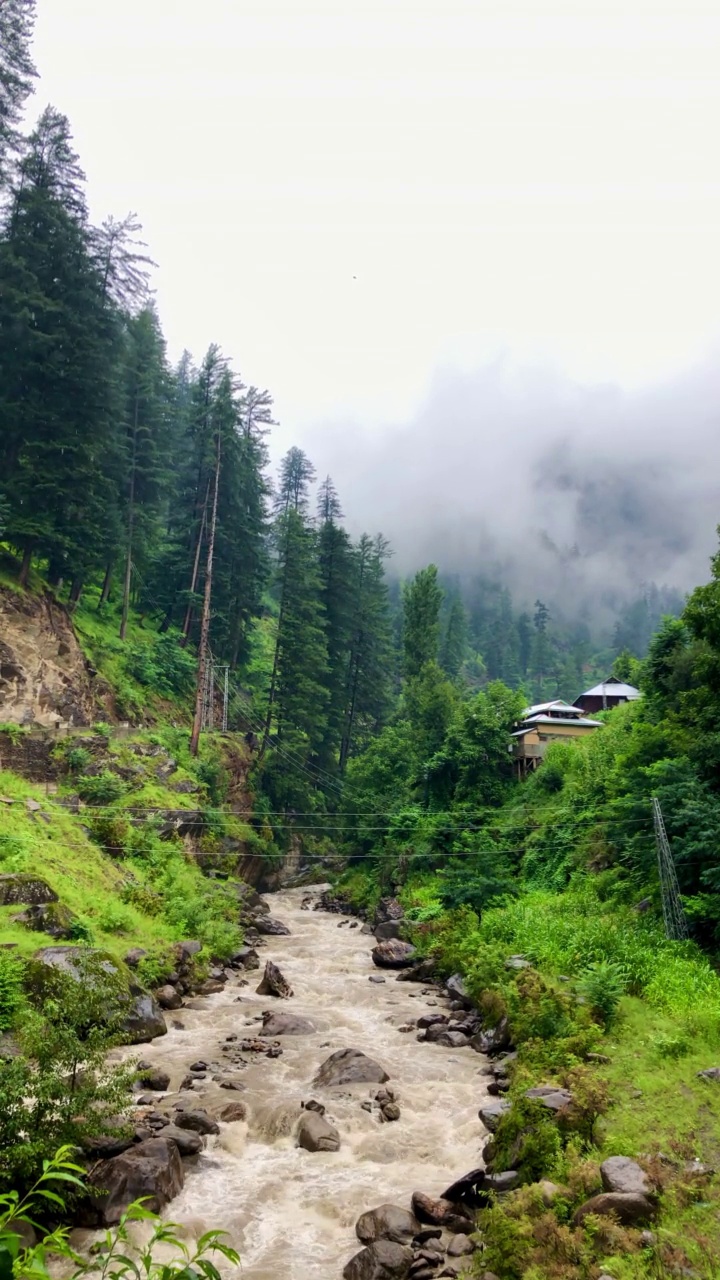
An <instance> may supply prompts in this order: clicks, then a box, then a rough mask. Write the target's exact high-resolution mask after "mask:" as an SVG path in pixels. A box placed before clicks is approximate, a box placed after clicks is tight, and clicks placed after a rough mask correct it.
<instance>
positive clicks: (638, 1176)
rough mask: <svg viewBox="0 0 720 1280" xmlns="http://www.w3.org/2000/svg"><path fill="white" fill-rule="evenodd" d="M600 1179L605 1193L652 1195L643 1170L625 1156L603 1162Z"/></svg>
mask: <svg viewBox="0 0 720 1280" xmlns="http://www.w3.org/2000/svg"><path fill="white" fill-rule="evenodd" d="M600 1177H601V1178H602V1184H603V1187H604V1188H605V1190H606V1191H620V1192H622V1193H623V1194H628V1193H629V1194H633V1193H636V1192H637V1193H638V1194H639V1195H641V1196H648V1197H650V1196H651V1194H652V1193H651V1189H650V1183H649V1182H648V1178H647V1174H646V1173H645V1171H644V1169H641V1168H640V1165H639V1164H638V1163H637V1161H635V1160H630V1159H628V1157H627V1156H610V1158H609V1159H608V1160H603V1163H602V1164H601V1165H600Z"/></svg>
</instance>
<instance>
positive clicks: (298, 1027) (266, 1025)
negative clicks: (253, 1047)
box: [260, 1009, 315, 1036]
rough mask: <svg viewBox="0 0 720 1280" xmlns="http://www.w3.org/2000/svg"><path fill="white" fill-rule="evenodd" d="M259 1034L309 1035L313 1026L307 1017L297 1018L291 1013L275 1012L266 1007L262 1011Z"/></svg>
mask: <svg viewBox="0 0 720 1280" xmlns="http://www.w3.org/2000/svg"><path fill="white" fill-rule="evenodd" d="M262 1018H263V1025H262V1031H261V1032H260V1035H261V1036H311V1035H314V1034H315V1027H314V1026H313V1024H312V1022H310V1021H309V1020H308V1019H307V1018H298V1017H296V1016H295V1014H293V1013H275V1012H273V1011H272V1010H270V1009H268V1010H266V1011H265V1013H263V1016H262Z"/></svg>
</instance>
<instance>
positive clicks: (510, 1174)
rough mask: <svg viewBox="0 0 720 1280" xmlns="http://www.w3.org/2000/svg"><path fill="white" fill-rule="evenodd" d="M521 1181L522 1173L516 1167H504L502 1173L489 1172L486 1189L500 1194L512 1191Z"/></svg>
mask: <svg viewBox="0 0 720 1280" xmlns="http://www.w3.org/2000/svg"><path fill="white" fill-rule="evenodd" d="M519 1181H520V1174H519V1173H518V1172H517V1171H516V1170H515V1169H504V1170H503V1172H502V1173H489V1174H488V1176H487V1178H486V1179H485V1189H486V1190H487V1191H494V1192H495V1193H496V1194H500V1193H501V1192H503V1191H512V1189H513V1187H516V1186H517V1185H518V1183H519Z"/></svg>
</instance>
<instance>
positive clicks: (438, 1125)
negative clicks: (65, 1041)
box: [141, 889, 487, 1280]
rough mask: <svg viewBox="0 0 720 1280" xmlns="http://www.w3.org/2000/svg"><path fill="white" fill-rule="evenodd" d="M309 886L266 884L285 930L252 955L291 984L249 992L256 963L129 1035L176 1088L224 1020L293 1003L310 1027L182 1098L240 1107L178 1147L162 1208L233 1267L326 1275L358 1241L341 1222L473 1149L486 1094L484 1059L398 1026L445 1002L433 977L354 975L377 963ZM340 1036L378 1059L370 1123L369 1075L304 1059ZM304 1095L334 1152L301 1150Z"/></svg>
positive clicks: (304, 1277)
mask: <svg viewBox="0 0 720 1280" xmlns="http://www.w3.org/2000/svg"><path fill="white" fill-rule="evenodd" d="M311 892H317V890H315V891H313V890H311V889H302V890H288V891H285V892H282V893H277V894H273V895H272V896H271V897H270V898H269V899H268V901H269V903H270V907H271V912H272V915H273V917H275V918H277V919H280V920H282V921H284V922H285V923H286V924H287V925H288V927H289V928H290V929H291V931H292V932H291V934H290V935H289V936H280V937H269V938H267V946H265V947H263V948H262V950H261V951H260V952H259V954H260V956H261V960H262V963H263V965H264V963H265V960H266V959H272V960H273V961H274V962H275V963H276V964H278V965H279V966H280V968H281V970H282V972H283V974H284V975H285V977H286V978H287V979H288V980H289V982H290V983H291V985H292V987H293V989H294V996H293V998H292V999H290V1000H277V999H272V998H268V997H267V996H258V995H256V993H255V987H256V986H257V983H258V981H259V978H260V973H257V974H255V973H251V974H250V975H245V976H249V978H250V983H249V985H248V986H244V987H240V986H238V985H237V984H236V982H235V981H231V982H229V983H228V985H227V986H226V988H225V989H224V990H223V991H222V992H221V993H219V994H217V995H214V996H209V997H205V998H202V999H198V998H196V999H194V1000H193V1001H192V1002H191V1005H190V1006H189V1007H185V1008H183V1009H181V1010H179V1011H178V1013H177V1014H176V1015H168V1021H170V1020H171V1019H172V1018H173V1017H177V1018H178V1019H179V1020H180V1021H182V1023H183V1026H184V1029H183V1030H178V1029H173V1030H170V1031H169V1033H168V1035H167V1036H164V1037H163V1038H162V1039H161V1040H157V1041H155V1042H154V1043H153V1044H151V1045H144V1046H142V1048H141V1053H142V1057H143V1058H144V1059H145V1060H147V1061H150V1062H152V1063H153V1064H156V1065H157V1066H162V1067H163V1068H164V1069H165V1070H167V1071H169V1072H170V1074H171V1089H173V1090H176V1089H177V1087H178V1085H179V1083H180V1080H181V1078H182V1076H183V1075H185V1073H186V1072H187V1069H188V1067H189V1066H190V1064H191V1063H193V1062H195V1061H196V1060H197V1059H204V1060H205V1061H206V1062H208V1063H211V1062H218V1063H220V1062H223V1060H224V1055H223V1054H222V1052H221V1045H222V1044H223V1042H224V1041H225V1039H226V1037H227V1036H228V1035H231V1034H233V1033H235V1034H237V1035H238V1036H239V1037H241V1038H242V1037H243V1036H245V1037H247V1036H248V1035H252V1034H254V1032H256V1031H257V1029H258V1028H259V1027H260V1025H261V1022H260V1014H261V1013H262V1011H263V1010H265V1009H268V1008H272V1009H273V1010H277V1011H286V1012H288V1013H294V1014H299V1015H300V1016H302V1017H307V1018H309V1019H310V1020H311V1021H312V1022H313V1024H314V1025H315V1026H316V1028H317V1031H316V1032H315V1034H314V1035H310V1036H284V1037H283V1038H282V1040H281V1043H282V1046H283V1054H282V1056H281V1057H280V1058H277V1059H274V1060H268V1059H267V1058H265V1057H261V1056H259V1055H254V1054H251V1053H245V1054H244V1055H243V1056H244V1058H245V1059H246V1060H247V1062H248V1065H247V1066H246V1067H244V1068H240V1069H238V1075H239V1078H240V1079H241V1080H242V1083H243V1084H244V1085H245V1089H244V1091H242V1092H240V1093H236V1092H230V1091H228V1090H224V1089H220V1088H219V1086H218V1085H217V1084H215V1083H214V1082H212V1081H211V1079H210V1076H209V1075H208V1079H207V1081H200V1082H198V1084H197V1087H196V1091H195V1092H196V1095H197V1105H198V1106H202V1107H207V1108H208V1110H210V1111H211V1112H215V1113H216V1112H217V1111H218V1110H219V1109H220V1108H221V1107H222V1106H224V1105H227V1104H228V1103H229V1102H233V1101H236V1100H242V1101H243V1102H244V1103H246V1105H247V1108H248V1120H247V1123H245V1122H243V1121H241V1122H235V1123H233V1124H222V1123H221V1125H220V1129H221V1132H220V1134H219V1135H218V1136H217V1137H214V1136H213V1137H209V1138H208V1139H207V1140H206V1141H207V1146H206V1149H205V1151H204V1152H203V1154H202V1155H200V1156H199V1157H197V1159H196V1161H194V1162H192V1161H191V1162H187V1161H186V1163H185V1171H186V1178H185V1186H184V1189H183V1190H182V1192H181V1193H180V1195H179V1196H178V1197H177V1199H175V1200H173V1201H172V1203H171V1204H170V1205H169V1206H168V1208H167V1211H166V1214H165V1216H166V1217H168V1218H170V1219H172V1220H173V1221H175V1222H179V1223H181V1224H182V1225H183V1229H184V1232H185V1234H186V1235H187V1236H188V1237H189V1238H193V1237H194V1238H197V1236H199V1235H200V1234H201V1233H202V1232H203V1231H206V1230H208V1229H210V1228H221V1229H223V1230H225V1231H227V1232H228V1234H229V1237H230V1241H231V1243H232V1244H233V1245H234V1246H235V1247H236V1248H237V1249H238V1251H239V1252H240V1254H241V1258H242V1276H243V1277H244V1280H278V1277H283V1278H284V1280H321V1278H322V1280H332V1278H334V1277H340V1276H341V1274H342V1268H343V1266H344V1265H345V1263H346V1261H347V1260H348V1258H350V1257H352V1255H353V1253H355V1252H356V1251H357V1250H358V1248H360V1245H359V1243H358V1241H357V1239H356V1236H355V1231H354V1227H355V1222H356V1220H357V1218H358V1217H359V1215H360V1214H361V1213H363V1212H364V1211H365V1210H366V1209H370V1208H372V1207H373V1206H375V1205H378V1204H382V1203H384V1202H387V1201H389V1202H392V1203H395V1204H398V1205H402V1206H405V1207H407V1208H409V1206H410V1196H411V1194H412V1192H413V1191H414V1190H416V1189H417V1190H422V1191H425V1192H427V1193H429V1194H430V1195H439V1194H440V1193H441V1192H442V1190H443V1188H444V1187H445V1186H447V1185H448V1183H450V1182H452V1181H453V1180H454V1179H455V1178H456V1177H458V1176H460V1175H461V1174H463V1173H466V1172H467V1171H468V1170H469V1169H472V1168H474V1167H476V1166H477V1165H478V1164H479V1163H480V1150H481V1147H482V1142H483V1138H484V1136H485V1130H484V1128H483V1126H482V1124H481V1122H480V1121H479V1119H478V1107H479V1106H480V1105H481V1103H482V1102H483V1101H485V1100H486V1098H487V1093H486V1089H485V1084H486V1077H484V1075H483V1071H482V1068H483V1065H484V1061H485V1060H484V1059H483V1058H482V1057H481V1056H479V1055H478V1054H477V1053H475V1052H474V1051H473V1050H472V1049H470V1048H463V1049H458V1050H452V1049H446V1048H442V1047H441V1046H438V1045H433V1044H424V1043H418V1042H417V1040H416V1038H415V1032H414V1031H412V1032H410V1033H407V1032H405V1033H403V1032H400V1031H399V1030H398V1028H399V1027H401V1026H402V1025H403V1024H405V1023H407V1022H408V1021H411V1020H412V1021H414V1020H416V1019H417V1018H419V1017H420V1016H421V1014H423V1013H427V1012H433V1011H443V1010H445V1009H446V1008H447V1004H446V1002H445V1001H444V1000H443V999H442V997H441V996H440V995H439V994H438V993H437V992H432V993H429V994H427V995H424V994H422V992H423V990H424V988H422V987H421V986H420V985H419V984H415V983H404V982H400V983H398V982H396V974H395V973H393V972H387V973H385V974H384V976H385V978H386V981H385V983H384V984H376V983H371V982H369V981H368V978H369V977H370V975H371V974H377V973H378V972H379V971H378V970H377V969H376V968H375V967H374V966H373V964H372V960H371V957H370V950H371V947H372V945H373V942H374V940H373V939H372V938H370V937H368V936H367V935H363V934H362V933H361V931H360V928H356V929H350V928H348V926H347V925H345V927H343V928H338V923H339V919H341V918H342V917H338V916H334V915H328V914H326V913H324V912H318V911H307V910H302V909H301V905H300V904H301V902H302V899H303V898H304V897H305V896H306V895H307V894H308V893H311ZM238 996H239V997H240V999H239V1000H238ZM346 1047H351V1048H355V1049H360V1050H362V1051H363V1052H364V1053H367V1054H368V1055H370V1056H371V1057H372V1058H375V1059H376V1060H377V1061H378V1062H379V1063H381V1065H382V1066H383V1067H384V1068H385V1070H386V1071H387V1073H388V1075H389V1076H390V1080H389V1081H388V1085H387V1086H386V1087H388V1088H392V1089H394V1090H395V1092H396V1096H397V1099H398V1101H399V1104H400V1109H401V1118H400V1120H399V1121H396V1122H392V1123H387V1122H386V1123H381V1122H380V1120H379V1115H378V1110H377V1108H373V1111H372V1113H368V1112H367V1111H365V1110H363V1108H362V1106H361V1104H362V1102H363V1101H365V1100H369V1099H372V1098H373V1097H374V1095H375V1093H376V1092H377V1090H378V1088H379V1086H378V1085H369V1084H355V1085H346V1086H342V1087H340V1088H335V1089H318V1088H313V1086H312V1083H311V1082H312V1079H313V1076H314V1075H315V1072H316V1071H317V1068H318V1067H319V1066H320V1064H321V1063H322V1062H324V1060H325V1059H326V1058H327V1057H328V1056H329V1055H330V1054H331V1053H333V1052H334V1051H335V1050H337V1049H342V1048H346ZM180 1096H181V1097H182V1098H183V1099H190V1098H193V1094H188V1093H187V1092H183V1093H182V1094H181V1095H180ZM313 1097H314V1098H316V1099H317V1100H318V1101H321V1102H323V1103H324V1104H325V1106H326V1108H327V1112H326V1114H327V1118H328V1119H329V1120H331V1121H332V1122H333V1123H334V1124H335V1125H336V1126H337V1128H338V1130H339V1131H340V1135H341V1147H340V1150H339V1151H337V1152H332V1153H330V1152H322V1153H320V1152H318V1153H310V1152H307V1151H304V1150H301V1149H300V1148H298V1147H296V1145H295V1139H294V1130H295V1126H296V1124H297V1120H298V1117H299V1115H300V1112H301V1103H302V1102H303V1101H307V1100H308V1099H310V1098H313ZM168 1101H169V1102H172V1098H169V1099H168ZM158 1102H159V1103H160V1102H161V1099H160V1097H158Z"/></svg>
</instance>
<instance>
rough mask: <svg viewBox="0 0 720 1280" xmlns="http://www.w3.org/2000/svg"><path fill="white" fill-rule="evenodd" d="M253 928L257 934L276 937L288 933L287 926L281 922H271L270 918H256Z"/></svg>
mask: <svg viewBox="0 0 720 1280" xmlns="http://www.w3.org/2000/svg"><path fill="white" fill-rule="evenodd" d="M255 928H256V929H257V931H258V933H266V934H271V935H277V936H278V937H280V936H281V935H283V934H288V933H289V932H290V930H289V929H288V927H287V925H286V924H283V922H282V920H273V918H272V916H258V918H257V920H256V921H255Z"/></svg>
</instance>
